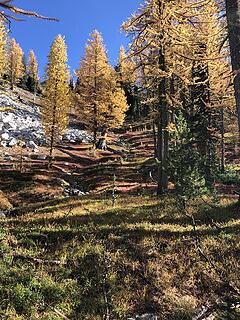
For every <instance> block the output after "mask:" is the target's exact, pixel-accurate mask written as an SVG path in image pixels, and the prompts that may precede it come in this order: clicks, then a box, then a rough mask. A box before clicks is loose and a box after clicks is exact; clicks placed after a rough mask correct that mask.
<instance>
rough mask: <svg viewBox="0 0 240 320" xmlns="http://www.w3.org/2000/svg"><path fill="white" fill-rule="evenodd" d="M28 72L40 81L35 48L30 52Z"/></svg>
mask: <svg viewBox="0 0 240 320" xmlns="http://www.w3.org/2000/svg"><path fill="white" fill-rule="evenodd" d="M27 72H28V75H29V76H30V77H31V78H32V79H33V80H34V81H35V82H38V81H39V71H38V62H37V58H36V56H35V53H34V51H33V50H31V51H30V52H29V57H28V65H27Z"/></svg>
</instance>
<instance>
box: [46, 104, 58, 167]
mask: <svg viewBox="0 0 240 320" xmlns="http://www.w3.org/2000/svg"><path fill="white" fill-rule="evenodd" d="M56 109H57V107H56V105H55V106H54V109H53V122H52V128H51V138H50V149H49V159H48V169H50V168H51V166H52V159H53V148H54V136H55V126H56Z"/></svg>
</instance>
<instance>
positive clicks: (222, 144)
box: [220, 108, 225, 173]
mask: <svg viewBox="0 0 240 320" xmlns="http://www.w3.org/2000/svg"><path fill="white" fill-rule="evenodd" d="M224 133H225V130H224V108H221V166H220V170H221V173H224V172H225V140H224Z"/></svg>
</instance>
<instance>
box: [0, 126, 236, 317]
mask: <svg viewBox="0 0 240 320" xmlns="http://www.w3.org/2000/svg"><path fill="white" fill-rule="evenodd" d="M7 154H8V155H7V157H6V155H5V157H0V169H1V170H0V211H1V209H2V210H3V209H10V213H11V215H12V216H7V217H2V219H0V255H1V259H0V273H1V278H0V297H1V301H0V318H1V319H10V320H14V319H19V320H28V319H42V320H53V319H54V320H56V319H73V320H75V319H76V320H98V319H99V320H100V319H112V320H117V319H130V318H131V319H141V318H137V317H136V315H137V314H138V315H141V314H144V313H149V314H156V315H158V318H159V319H160V320H161V319H163V320H165V319H166V320H185V319H186V320H188V319H189V320H190V319H194V320H201V319H218V320H220V319H221V320H223V319H226V320H227V319H229V320H233V319H234V320H237V319H239V317H240V310H239V302H240V295H239V289H238V288H239V287H240V283H239V272H240V266H239V260H238V256H239V252H240V250H239V224H240V219H239V211H240V210H239V204H238V202H237V200H238V196H237V195H236V194H235V191H236V190H237V187H238V186H237V184H236V183H234V182H236V175H235V176H233V175H232V172H233V169H234V170H235V171H236V170H240V162H239V161H240V156H239V147H237V146H236V144H234V143H232V142H231V139H230V140H229V142H228V143H227V153H226V156H227V173H226V175H225V176H224V177H221V179H219V180H217V181H216V191H217V192H216V195H215V196H214V197H213V196H206V197H204V198H201V199H196V200H194V201H192V202H191V203H189V204H188V209H187V212H184V211H183V210H182V208H181V207H180V206H179V201H178V199H177V198H176V197H175V196H174V194H173V193H172V192H170V194H169V195H168V196H164V197H162V198H157V197H155V190H156V183H155V181H154V170H153V167H154V164H155V160H154V159H153V137H152V132H151V131H150V130H149V131H148V130H146V131H144V132H140V131H136V132H125V133H119V134H111V135H110V137H109V148H108V150H107V151H93V150H92V149H91V145H88V144H79V145H78V144H69V143H68V144H65V145H61V146H59V147H57V148H56V150H55V159H54V165H53V167H52V169H51V170H50V171H48V170H47V160H43V159H44V158H45V155H46V154H47V149H46V148H44V147H42V148H39V150H38V152H37V153H36V152H32V153H29V150H27V149H22V148H19V147H14V148H8V149H7ZM21 158H22V159H23V161H21ZM150 171H151V172H152V174H151V175H150ZM114 175H115V176H116V182H115V183H114ZM237 183H238V182H237ZM69 184H70V186H71V187H72V188H77V189H79V190H81V191H82V192H83V193H85V195H84V196H80V197H69V196H67V194H66V192H65V189H66V188H69ZM169 188H170V190H171V189H173V188H174V186H173V185H172V184H171V183H170V184H169ZM113 189H115V196H116V197H115V196H114V197H112V192H113ZM113 200H114V201H115V202H116V203H115V205H114V206H113ZM1 206H2V207H1ZM193 218H194V219H193ZM204 310H205V313H204V312H203V317H200V316H199V317H197V314H200V313H201V311H204ZM194 317H195V318H194ZM204 317H205V318H204ZM142 319H144V318H142Z"/></svg>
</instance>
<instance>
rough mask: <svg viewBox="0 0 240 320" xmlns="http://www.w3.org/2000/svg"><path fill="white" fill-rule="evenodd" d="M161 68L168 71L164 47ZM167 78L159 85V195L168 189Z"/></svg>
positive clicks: (160, 55)
mask: <svg viewBox="0 0 240 320" xmlns="http://www.w3.org/2000/svg"><path fill="white" fill-rule="evenodd" d="M159 69H160V70H161V71H163V72H166V65H165V56H164V52H163V48H160V49H159ZM166 84H167V79H166V77H163V78H162V79H161V80H160V83H159V86H158V103H159V106H158V124H157V128H158V133H157V159H158V187H157V195H162V194H164V193H165V192H166V191H167V189H168V174H167V158H168V131H167V126H168V121H169V119H168V118H169V116H168V107H167V100H166Z"/></svg>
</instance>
